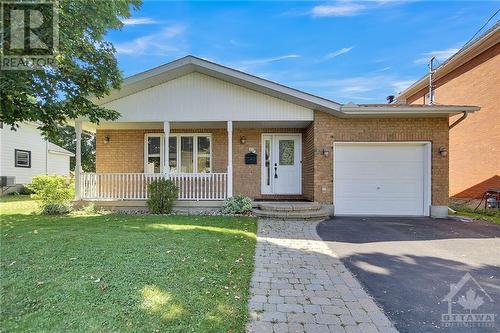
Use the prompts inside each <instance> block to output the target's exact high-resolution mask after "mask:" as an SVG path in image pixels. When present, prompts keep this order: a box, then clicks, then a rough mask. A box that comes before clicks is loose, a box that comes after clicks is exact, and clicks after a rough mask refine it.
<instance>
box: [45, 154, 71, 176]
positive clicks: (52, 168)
mask: <svg viewBox="0 0 500 333" xmlns="http://www.w3.org/2000/svg"><path fill="white" fill-rule="evenodd" d="M48 157H49V159H48V171H47V173H48V174H49V175H60V176H66V177H69V175H70V174H69V159H70V157H69V156H68V155H62V154H54V153H51V152H50V151H49V154H48Z"/></svg>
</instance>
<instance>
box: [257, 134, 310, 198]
mask: <svg viewBox="0 0 500 333" xmlns="http://www.w3.org/2000/svg"><path fill="white" fill-rule="evenodd" d="M301 148H302V147H301V135H300V134H264V135H263V136H262V184H261V188H262V193H263V194H301V192H302V188H301V187H302V184H301V180H302V179H301V163H302V152H301Z"/></svg>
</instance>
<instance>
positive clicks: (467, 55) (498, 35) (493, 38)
mask: <svg viewBox="0 0 500 333" xmlns="http://www.w3.org/2000/svg"><path fill="white" fill-rule="evenodd" d="M498 43H500V21H497V23H496V24H495V25H494V26H493V27H491V28H490V29H489V30H487V31H486V32H485V33H483V34H482V35H480V36H479V37H477V38H476V39H473V40H471V41H470V42H469V43H467V44H465V45H464V46H463V47H462V48H461V49H460V50H459V51H458V52H457V53H455V54H454V55H452V56H451V57H450V58H448V59H447V60H446V61H445V62H443V63H442V64H441V65H439V67H437V68H436V70H435V74H434V80H438V79H440V78H442V77H443V76H445V75H446V74H448V73H450V72H451V71H453V70H454V69H456V68H458V67H460V66H462V65H463V64H465V63H466V62H468V61H469V60H471V59H472V58H474V57H476V56H478V55H479V54H481V53H483V52H484V51H486V50H487V49H489V48H491V47H493V46H495V45H496V44H498ZM426 87H429V74H426V75H424V76H423V77H422V78H420V79H419V80H418V81H416V82H415V83H413V84H412V85H411V86H409V87H408V88H406V89H405V90H403V91H402V92H400V93H399V95H398V97H397V99H398V100H406V99H407V98H408V97H410V96H412V95H414V94H415V93H417V92H419V91H420V90H422V89H425V88H426Z"/></svg>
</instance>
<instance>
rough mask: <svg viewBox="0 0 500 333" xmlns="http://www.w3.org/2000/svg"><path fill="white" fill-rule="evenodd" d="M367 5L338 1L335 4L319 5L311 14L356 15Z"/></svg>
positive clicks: (325, 15)
mask: <svg viewBox="0 0 500 333" xmlns="http://www.w3.org/2000/svg"><path fill="white" fill-rule="evenodd" d="M365 8H366V7H365V6H363V5H360V4H356V3H346V2H342V3H337V4H335V5H319V6H315V7H313V9H312V10H311V15H312V16H315V17H330V16H354V15H358V14H361V12H362V11H363V10H364V9H365Z"/></svg>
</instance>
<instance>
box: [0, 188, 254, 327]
mask: <svg viewBox="0 0 500 333" xmlns="http://www.w3.org/2000/svg"><path fill="white" fill-rule="evenodd" d="M35 208H36V203H34V202H33V201H31V200H29V199H27V198H26V197H22V196H17V197H14V196H10V197H6V198H2V199H1V200H0V212H1V216H0V217H1V224H0V226H1V229H0V232H1V244H0V246H1V247H0V251H1V262H0V270H1V277H0V279H1V280H0V281H1V290H0V292H1V297H0V332H63V331H64V332H229V331H232V332H243V331H244V325H245V322H246V319H247V299H248V288H249V283H250V279H251V274H252V270H253V259H252V258H253V254H254V248H255V232H256V221H255V219H253V218H245V217H207V216H203V217H202V216H194V217H189V216H127V215H92V216H82V215H80V216H76V215H73V216H71V215H70V216H62V217H61V216H59V217H57V216H55V217H50V216H41V215H36V214H31V212H32V211H33V210H34V209H35Z"/></svg>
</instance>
